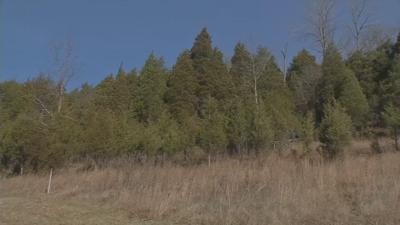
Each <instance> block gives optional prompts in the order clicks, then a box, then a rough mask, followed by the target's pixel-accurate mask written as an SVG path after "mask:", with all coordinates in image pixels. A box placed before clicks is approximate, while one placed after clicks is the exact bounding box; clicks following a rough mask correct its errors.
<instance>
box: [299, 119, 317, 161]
mask: <svg viewBox="0 0 400 225" xmlns="http://www.w3.org/2000/svg"><path fill="white" fill-rule="evenodd" d="M314 136H315V122H314V115H312V114H311V113H307V115H306V116H305V117H304V118H302V120H301V121H300V132H299V137H300V140H301V141H302V142H303V153H304V154H307V153H308V152H310V151H311V144H312V142H313V141H314Z"/></svg>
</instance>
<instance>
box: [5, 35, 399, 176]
mask: <svg viewBox="0 0 400 225" xmlns="http://www.w3.org/2000/svg"><path fill="white" fill-rule="evenodd" d="M323 50H324V51H323V57H322V61H321V62H319V60H317V59H316V57H315V56H313V55H312V54H311V53H310V52H309V51H307V50H302V51H300V52H299V53H298V54H297V55H296V56H295V57H294V58H293V60H292V62H291V63H290V65H289V66H288V68H287V70H283V69H281V67H280V66H278V64H277V62H276V59H275V58H274V56H273V55H272V54H271V53H270V52H269V51H268V49H266V48H259V49H258V50H257V51H255V52H252V51H250V50H249V49H248V48H247V47H246V45H245V44H243V43H238V44H237V45H236V46H235V48H234V54H233V57H232V58H231V59H230V60H225V57H224V55H223V53H222V52H221V51H220V50H219V49H218V48H216V47H215V46H213V44H212V39H211V36H210V34H209V33H208V31H207V29H203V30H202V31H201V32H200V33H199V34H198V36H197V37H196V39H195V41H194V44H193V46H192V48H191V49H190V50H184V51H183V52H182V53H181V54H180V56H179V57H178V59H177V60H176V63H175V65H174V66H173V67H172V68H171V69H168V68H167V67H166V66H165V65H164V61H163V59H162V58H159V57H157V56H156V55H155V54H153V53H152V54H150V56H149V57H148V59H147V60H146V62H145V64H144V66H143V67H142V68H141V69H140V70H131V71H127V70H125V69H124V68H122V66H121V68H119V70H118V71H117V72H116V74H111V75H109V76H107V77H106V78H105V79H104V80H103V81H102V82H100V83H99V84H97V85H95V86H92V85H89V84H83V85H82V86H81V87H80V88H78V89H75V90H72V91H66V88H65V83H66V82H67V80H68V76H67V75H66V74H68V73H70V72H71V71H69V67H68V62H66V61H67V60H64V61H62V60H61V61H60V62H59V64H60V66H59V68H60V71H59V74H62V75H65V76H59V77H57V78H55V77H54V76H50V75H46V74H40V75H37V76H36V77H34V78H32V79H29V80H27V81H26V82H24V83H21V82H16V81H3V82H1V83H0V160H1V167H2V168H3V169H8V170H13V171H14V172H15V173H19V172H21V171H20V170H21V169H22V168H25V169H26V170H28V171H38V170H40V169H43V168H48V167H60V166H62V165H63V164H64V163H66V162H71V161H75V160H82V159H85V160H92V161H94V162H100V161H104V160H106V159H110V158H115V157H125V156H129V157H132V159H133V160H137V161H138V162H143V161H146V160H149V159H152V160H154V161H155V162H157V161H163V160H164V159H168V158H170V157H172V156H176V155H181V156H182V157H181V158H182V159H183V160H190V159H192V158H193V157H194V155H196V154H198V152H202V154H203V155H204V156H206V157H208V158H209V160H212V159H213V158H214V157H216V156H221V155H224V156H227V157H228V156H238V155H243V154H251V155H257V154H261V153H269V152H274V151H279V150H280V149H284V148H286V146H287V144H288V143H290V142H298V143H301V144H302V147H301V148H302V149H301V151H302V154H303V155H306V154H307V153H308V152H310V151H312V150H313V149H312V147H311V144H312V143H313V142H314V141H319V142H320V143H321V146H322V149H323V153H324V156H325V157H326V158H330V159H332V158H335V157H337V156H338V155H340V154H341V152H342V151H343V149H344V147H345V146H346V145H348V144H349V143H350V142H351V139H352V138H368V139H370V140H372V142H373V146H374V149H375V150H376V152H380V149H379V144H377V142H374V140H377V139H378V138H380V137H382V136H390V137H391V138H393V139H394V143H395V148H396V149H397V150H398V149H399V147H398V144H397V136H398V130H399V128H400V35H399V36H398V38H397V40H395V41H392V40H387V41H385V42H382V43H381V44H379V46H377V47H375V48H373V49H368V50H356V51H353V52H352V53H351V54H349V55H348V56H346V57H343V54H342V53H341V52H340V51H339V50H338V48H337V47H335V45H333V44H330V45H328V46H325V48H324V49H323ZM228 61H229V62H228Z"/></svg>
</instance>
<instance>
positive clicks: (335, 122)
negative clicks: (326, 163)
mask: <svg viewBox="0 0 400 225" xmlns="http://www.w3.org/2000/svg"><path fill="white" fill-rule="evenodd" d="M319 138H320V141H321V142H322V143H323V144H324V145H325V150H326V153H327V155H326V156H327V157H329V158H334V157H336V156H338V155H339V154H341V153H343V150H344V147H346V146H347V145H349V144H350V141H351V139H352V123H351V118H350V117H349V116H348V115H347V114H346V112H345V110H344V109H343V108H342V107H341V106H340V105H339V104H338V103H335V102H333V103H327V104H326V105H325V109H324V118H323V119H322V122H321V125H320V134H319Z"/></svg>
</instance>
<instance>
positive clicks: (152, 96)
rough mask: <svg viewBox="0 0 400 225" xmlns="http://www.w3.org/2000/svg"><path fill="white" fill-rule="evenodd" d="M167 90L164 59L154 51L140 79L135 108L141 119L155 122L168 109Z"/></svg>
mask: <svg viewBox="0 0 400 225" xmlns="http://www.w3.org/2000/svg"><path fill="white" fill-rule="evenodd" d="M166 90H167V71H166V69H165V68H164V60H163V59H162V58H157V57H156V56H155V55H154V54H153V53H152V54H150V56H149V58H148V59H147V61H146V63H145V65H144V67H143V69H142V71H141V74H140V77H139V80H138V90H137V92H136V99H135V106H134V110H135V112H136V116H137V118H138V119H139V121H142V122H146V123H148V124H149V123H154V122H157V120H158V119H159V118H160V113H161V112H163V111H165V110H166V107H165V104H164V96H165V92H166Z"/></svg>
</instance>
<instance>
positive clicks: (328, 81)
mask: <svg viewBox="0 0 400 225" xmlns="http://www.w3.org/2000/svg"><path fill="white" fill-rule="evenodd" d="M322 72H323V75H322V79H321V83H320V86H319V93H318V94H319V98H318V100H317V119H319V120H320V119H321V118H322V117H323V108H324V106H325V104H328V103H329V102H332V101H335V100H337V101H338V102H339V103H340V104H341V105H342V106H343V107H344V108H345V109H346V110H347V112H348V113H349V115H350V117H351V118H352V119H353V120H354V121H353V122H354V125H355V126H356V127H358V128H359V127H360V126H362V125H363V124H364V122H365V118H366V115H368V109H369V107H368V102H367V100H366V98H365V95H364V93H363V92H362V89H361V87H360V84H359V82H358V80H357V78H356V77H355V76H354V73H353V72H352V71H351V70H349V69H348V68H347V67H346V65H345V64H344V62H343V60H342V57H341V55H340V53H339V52H338V51H337V50H336V49H334V48H330V49H329V51H328V52H327V54H326V55H325V57H324V62H323V64H322Z"/></svg>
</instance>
